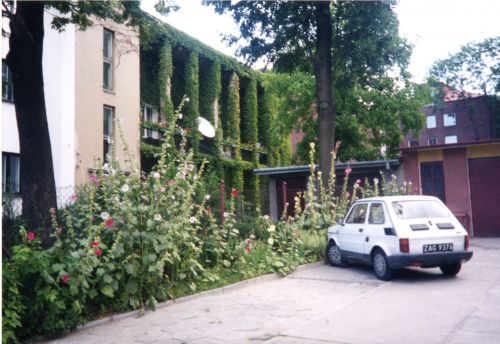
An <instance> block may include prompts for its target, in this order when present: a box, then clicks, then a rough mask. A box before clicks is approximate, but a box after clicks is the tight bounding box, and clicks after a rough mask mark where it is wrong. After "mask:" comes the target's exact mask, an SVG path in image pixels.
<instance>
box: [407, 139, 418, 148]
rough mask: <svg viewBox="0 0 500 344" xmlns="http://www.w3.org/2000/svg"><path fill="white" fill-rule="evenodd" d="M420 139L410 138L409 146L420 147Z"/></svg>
mask: <svg viewBox="0 0 500 344" xmlns="http://www.w3.org/2000/svg"><path fill="white" fill-rule="evenodd" d="M418 145H419V142H418V140H408V147H418Z"/></svg>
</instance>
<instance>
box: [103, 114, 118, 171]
mask: <svg viewBox="0 0 500 344" xmlns="http://www.w3.org/2000/svg"><path fill="white" fill-rule="evenodd" d="M107 111H109V112H107ZM109 115H111V120H110V119H109V118H108V126H107V127H106V117H107V116H109ZM102 127H103V129H102V135H103V148H102V151H103V161H104V162H106V161H108V156H112V155H113V147H114V141H115V108H114V107H113V106H109V105H104V106H103V125H102ZM108 129H111V130H110V131H111V133H110V132H107V130H108Z"/></svg>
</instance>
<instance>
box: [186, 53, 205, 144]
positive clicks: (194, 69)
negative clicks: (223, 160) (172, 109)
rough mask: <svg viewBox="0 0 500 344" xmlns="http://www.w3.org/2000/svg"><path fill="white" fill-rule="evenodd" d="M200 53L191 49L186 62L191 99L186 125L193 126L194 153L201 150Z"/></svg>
mask: <svg viewBox="0 0 500 344" xmlns="http://www.w3.org/2000/svg"><path fill="white" fill-rule="evenodd" d="M198 61H199V60H198V53H197V52H194V51H191V52H190V53H189V55H188V60H187V62H186V67H185V70H184V73H185V74H184V81H185V83H186V84H185V90H186V96H187V97H188V99H189V101H186V105H185V114H186V120H185V125H186V126H187V127H188V128H191V132H190V133H191V140H190V141H191V142H190V143H191V147H192V148H193V151H194V153H195V154H196V153H198V152H199V144H200V139H201V135H200V133H199V132H198V130H197V128H198V116H199V100H198V95H199V93H198V92H199V76H198V74H199V68H198Z"/></svg>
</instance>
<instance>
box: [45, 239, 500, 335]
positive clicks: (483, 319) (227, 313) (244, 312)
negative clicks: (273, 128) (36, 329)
mask: <svg viewBox="0 0 500 344" xmlns="http://www.w3.org/2000/svg"><path fill="white" fill-rule="evenodd" d="M472 249H473V250H474V257H473V258H472V260H471V261H470V262H469V263H467V264H465V265H464V266H463V267H462V272H461V273H460V274H459V275H458V277H457V278H451V279H450V278H445V277H444V276H443V275H441V274H440V272H439V270H438V269H430V270H418V269H415V270H403V271H401V272H399V273H398V274H397V275H396V279H395V280H394V281H391V282H382V281H379V280H377V279H376V278H375V277H374V276H373V273H372V271H371V270H370V269H368V268H366V267H363V266H351V267H348V268H345V269H340V268H333V267H330V266H326V265H320V264H317V265H315V266H313V267H309V268H306V269H302V270H299V271H298V272H296V273H294V274H292V275H291V276H289V277H286V278H270V277H267V278H264V279H262V280H260V281H259V282H257V283H249V284H247V285H245V286H242V287H241V286H240V287H237V288H228V289H225V290H220V291H219V292H216V293H213V292H212V293H207V294H205V295H203V296H201V297H193V298H191V299H189V300H185V301H183V302H181V303H175V304H169V305H167V306H166V307H163V308H161V309H158V310H157V311H156V312H150V313H147V314H146V315H145V316H143V317H140V318H137V317H128V318H125V319H122V320H117V321H113V322H106V323H104V324H103V325H101V326H94V327H91V328H84V329H82V330H80V331H77V332H75V333H72V334H70V335H68V336H66V337H64V338H62V339H60V340H57V341H54V342H53V343H120V344H124V343H261V342H266V343H307V344H308V343H455V344H458V343H500V239H474V240H473V241H472Z"/></svg>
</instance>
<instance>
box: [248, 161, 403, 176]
mask: <svg viewBox="0 0 500 344" xmlns="http://www.w3.org/2000/svg"><path fill="white" fill-rule="evenodd" d="M399 165H401V161H400V160H399V159H391V160H372V161H356V162H339V163H336V164H335V170H336V171H339V170H345V169H346V168H347V167H350V168H352V169H353V171H355V170H358V169H368V168H369V169H373V168H384V169H386V170H389V169H390V168H391V167H395V166H399ZM315 168H316V171H317V170H318V169H319V166H318V165H315ZM310 170H311V167H310V165H299V166H280V167H268V168H256V169H254V170H253V171H254V173H255V174H256V175H258V176H272V175H284V174H303V173H307V172H309V171H310Z"/></svg>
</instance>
